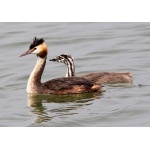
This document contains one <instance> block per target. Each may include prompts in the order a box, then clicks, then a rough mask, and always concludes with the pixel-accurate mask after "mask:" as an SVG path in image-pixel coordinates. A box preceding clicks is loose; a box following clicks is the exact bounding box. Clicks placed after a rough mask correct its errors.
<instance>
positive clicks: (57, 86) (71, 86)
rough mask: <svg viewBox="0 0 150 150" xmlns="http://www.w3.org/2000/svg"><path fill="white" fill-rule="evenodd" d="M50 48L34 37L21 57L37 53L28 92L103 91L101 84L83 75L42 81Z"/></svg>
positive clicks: (72, 92)
mask: <svg viewBox="0 0 150 150" xmlns="http://www.w3.org/2000/svg"><path fill="white" fill-rule="evenodd" d="M47 53H48V48H47V45H46V44H45V42H44V40H43V39H42V38H41V39H38V38H36V37H35V38H34V40H33V43H32V44H31V45H30V47H29V50H28V51H27V52H25V53H23V54H22V55H20V56H19V57H22V56H26V55H28V54H36V55H37V57H38V60H37V63H36V65H35V67H34V69H33V71H32V73H31V75H30V77H29V79H28V83H27V93H41V94H75V93H86V92H91V91H102V88H101V86H100V85H96V84H94V83H93V82H91V81H88V80H87V79H84V78H82V77H71V78H65V77H64V78H57V79H52V80H50V81H47V82H45V83H41V77H42V74H43V71H44V68H45V64H46V59H47Z"/></svg>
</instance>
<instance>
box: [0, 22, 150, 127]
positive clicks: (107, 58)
mask: <svg viewBox="0 0 150 150" xmlns="http://www.w3.org/2000/svg"><path fill="white" fill-rule="evenodd" d="M35 36H36V37H43V38H44V39H45V40H46V43H47V45H48V47H49V54H48V58H53V57H55V56H57V55H59V54H62V53H69V54H71V55H72V56H73V57H74V59H75V64H76V73H77V74H83V73H90V72H96V71H115V72H126V71H130V72H132V74H133V76H134V78H133V81H134V83H133V85H130V86H129V85H127V86H106V87H105V88H106V92H104V93H103V94H102V95H100V94H98V93H96V94H94V93H89V94H83V95H74V96H48V95H36V96H31V95H27V94H26V83H27V80H28V77H29V74H30V73H31V71H32V69H33V67H34V65H35V63H36V57H35V56H34V55H29V56H26V57H22V58H18V56H19V55H20V54H22V53H23V52H25V51H26V50H27V49H28V47H29V45H30V43H31V42H32V39H33V37H35ZM149 48H150V23H0V51H1V55H0V64H1V65H0V70H1V73H0V79H1V84H0V97H1V98H0V102H1V105H0V126H15V127H17V126H104V127H106V126H110V127H113V126H150V119H149V118H150V113H149V112H150V99H149V97H150V93H149V91H150V83H149V82H150V75H149V74H150V69H149V66H150V61H149V60H150V50H149ZM65 73H66V68H65V66H64V65H63V64H59V63H54V62H48V61H47V65H46V67H45V71H44V74H43V77H42V81H47V80H49V79H52V78H56V77H63V76H64V75H65ZM138 85H140V86H138Z"/></svg>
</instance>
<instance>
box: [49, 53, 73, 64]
mask: <svg viewBox="0 0 150 150" xmlns="http://www.w3.org/2000/svg"><path fill="white" fill-rule="evenodd" d="M49 61H56V62H61V63H64V64H65V65H67V64H68V62H70V63H73V62H74V61H73V58H72V56H71V55H69V54H61V55H59V56H57V57H56V58H53V59H50V60H49Z"/></svg>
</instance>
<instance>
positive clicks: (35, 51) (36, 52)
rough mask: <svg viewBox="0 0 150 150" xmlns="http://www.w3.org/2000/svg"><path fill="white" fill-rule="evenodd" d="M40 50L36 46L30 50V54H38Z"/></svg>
mask: <svg viewBox="0 0 150 150" xmlns="http://www.w3.org/2000/svg"><path fill="white" fill-rule="evenodd" d="M39 52H40V51H39V49H38V48H37V49H36V50H34V51H33V52H32V54H38V53H39Z"/></svg>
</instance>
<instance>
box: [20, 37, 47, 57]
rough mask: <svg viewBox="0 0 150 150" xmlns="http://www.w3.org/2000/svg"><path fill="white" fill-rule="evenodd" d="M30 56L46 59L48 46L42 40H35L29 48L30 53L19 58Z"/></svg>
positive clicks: (27, 52)
mask: <svg viewBox="0 0 150 150" xmlns="http://www.w3.org/2000/svg"><path fill="white" fill-rule="evenodd" d="M28 54H37V56H38V57H41V58H44V57H46V56H47V46H46V44H45V42H44V40H43V39H42V38H40V39H38V38H36V37H35V38H34V39H33V42H32V43H31V45H30V46H29V49H28V51H26V52H25V53H23V54H22V55H20V56H19V57H22V56H26V55H28Z"/></svg>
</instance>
